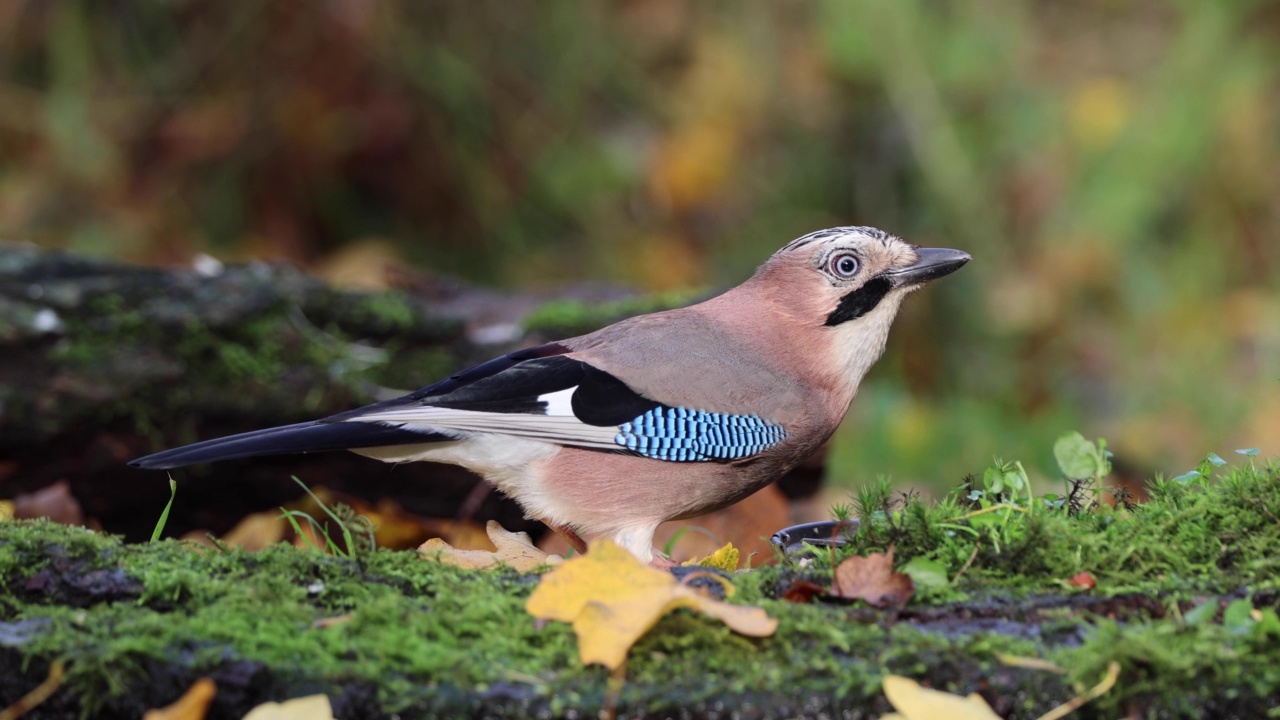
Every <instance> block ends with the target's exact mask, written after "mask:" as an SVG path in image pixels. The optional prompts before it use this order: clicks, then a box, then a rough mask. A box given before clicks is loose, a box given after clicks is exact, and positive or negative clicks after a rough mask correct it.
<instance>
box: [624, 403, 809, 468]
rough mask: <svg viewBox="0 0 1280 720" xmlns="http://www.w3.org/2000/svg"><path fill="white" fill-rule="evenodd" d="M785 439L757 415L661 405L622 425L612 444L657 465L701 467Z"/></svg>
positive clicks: (777, 427) (779, 429)
mask: <svg viewBox="0 0 1280 720" xmlns="http://www.w3.org/2000/svg"><path fill="white" fill-rule="evenodd" d="M786 435H787V433H786V431H785V430H783V428H782V426H781V425H774V424H773V423H770V422H766V421H765V420H762V419H760V418H759V417H757V416H755V415H724V414H722V413H714V412H704V411H702V410H688V409H685V408H672V407H662V406H659V407H656V408H654V409H652V410H650V411H648V412H646V413H644V414H642V415H639V416H637V417H636V418H635V419H634V420H632V421H631V422H628V423H623V424H622V425H620V426H619V427H618V434H617V435H616V436H614V442H616V443H618V444H619V445H621V446H622V447H624V448H626V449H628V450H630V451H632V452H634V453H637V454H639V455H643V456H644V457H648V458H654V459H656V460H669V461H672V462H702V461H707V460H737V459H739V458H745V457H750V456H752V455H755V454H756V453H759V452H761V451H763V450H764V449H765V448H768V447H769V446H771V445H774V444H776V443H778V442H781V441H782V440H783V439H784V438H785V437H786Z"/></svg>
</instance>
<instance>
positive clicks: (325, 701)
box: [244, 695, 333, 720]
mask: <svg viewBox="0 0 1280 720" xmlns="http://www.w3.org/2000/svg"><path fill="white" fill-rule="evenodd" d="M244 720H333V706H332V705H331V704H329V696H328V695H308V696H306V697H300V698H294V699H292V700H286V701H284V702H279V703H277V702H269V703H262V704H261V705H259V706H257V707H255V708H254V709H252V710H250V711H249V714H248V715H245V716H244Z"/></svg>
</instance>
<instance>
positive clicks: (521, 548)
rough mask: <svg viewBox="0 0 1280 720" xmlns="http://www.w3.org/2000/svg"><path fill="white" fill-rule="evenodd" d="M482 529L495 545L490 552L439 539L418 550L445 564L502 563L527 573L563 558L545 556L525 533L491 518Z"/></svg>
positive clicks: (471, 566) (480, 565)
mask: <svg viewBox="0 0 1280 720" xmlns="http://www.w3.org/2000/svg"><path fill="white" fill-rule="evenodd" d="M485 532H487V533H489V539H490V540H491V541H493V546H494V547H495V548H497V550H495V551H494V552H488V551H486V550H458V549H457V548H454V547H452V546H450V545H449V543H447V542H445V541H443V540H441V539H439V538H435V539H432V540H428V541H426V542H424V543H422V546H421V547H419V548H418V552H420V553H422V554H424V555H428V556H431V557H433V558H435V559H437V560H439V561H440V562H442V563H444V564H445V565H457V566H458V567H461V568H467V569H469V570H480V569H484V568H494V567H500V566H505V567H509V568H512V569H514V570H519V571H520V572H529V571H530V570H536V569H537V568H540V567H543V566H544V565H557V564H559V563H561V562H563V561H564V558H562V557H560V556H559V555H548V554H546V553H544V552H542V551H541V550H539V549H538V548H536V547H534V546H533V541H532V540H530V539H529V534H528V533H522V532H520V533H513V532H509V531H507V530H505V529H503V527H502V526H501V525H499V524H498V523H496V522H494V521H493V520H490V521H489V523H488V524H487V525H485Z"/></svg>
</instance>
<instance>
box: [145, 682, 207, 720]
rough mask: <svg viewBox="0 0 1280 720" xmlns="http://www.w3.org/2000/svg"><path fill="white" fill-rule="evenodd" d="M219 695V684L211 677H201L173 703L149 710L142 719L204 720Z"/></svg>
mask: <svg viewBox="0 0 1280 720" xmlns="http://www.w3.org/2000/svg"><path fill="white" fill-rule="evenodd" d="M217 695H218V686H217V685H215V684H214V682H213V681H212V680H210V679H209V678H200V679H199V680H196V681H195V682H193V683H191V687H190V688H188V689H187V691H186V692H185V693H183V695H182V697H180V698H178V699H177V700H175V701H174V703H173V704H172V705H166V706H164V707H162V708H159V709H158V710H148V711H147V712H146V714H145V715H143V716H142V720H204V717H205V715H207V714H208V712H209V705H211V704H212V703H213V699H214V698H215V697H217Z"/></svg>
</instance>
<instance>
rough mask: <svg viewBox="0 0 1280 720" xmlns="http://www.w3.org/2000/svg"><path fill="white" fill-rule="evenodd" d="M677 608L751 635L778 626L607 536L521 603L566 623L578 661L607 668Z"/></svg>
mask: <svg viewBox="0 0 1280 720" xmlns="http://www.w3.org/2000/svg"><path fill="white" fill-rule="evenodd" d="M681 607H687V608H693V609H694V610H697V611H699V612H701V613H704V614H706V615H710V616H711V617H714V618H716V619H718V620H720V621H722V622H723V623H724V624H726V625H728V626H729V627H730V628H731V629H733V630H734V631H736V632H739V633H742V634H743V635H750V636H752V637H766V636H768V635H772V634H773V632H774V630H776V629H777V628H778V621H777V620H775V619H773V618H771V617H769V616H768V615H766V614H765V612H764V610H761V609H760V608H756V607H747V606H741V605H729V604H728V603H722V602H719V601H718V600H712V599H710V598H708V597H706V596H704V595H702V594H701V593H699V592H697V591H696V590H694V589H693V588H690V587H687V586H685V585H682V584H681V583H680V582H678V581H677V580H676V579H675V577H673V576H672V575H671V573H669V572H666V571H663V570H658V569H656V568H652V567H649V566H648V565H645V564H643V563H641V562H640V561H639V560H636V558H635V556H633V555H632V554H631V553H629V552H627V551H626V550H623V549H622V548H620V547H618V546H617V545H615V544H613V543H612V542H610V541H608V540H597V541H594V542H592V543H591V545H590V547H589V548H588V550H587V554H586V555H581V556H579V557H575V558H573V559H571V560H567V561H565V563H564V564H563V565H561V566H560V567H558V568H556V569H555V570H553V571H551V572H550V573H547V574H546V575H545V576H543V578H542V582H540V583H539V584H538V587H537V588H536V589H535V590H534V591H533V594H532V595H530V596H529V601H528V603H526V605H525V608H526V609H527V610H528V611H529V613H530V614H531V615H533V616H534V617H536V618H541V619H547V620H559V621H561V622H567V623H572V624H573V630H574V632H575V633H577V635H578V653H579V655H580V656H581V658H582V664H584V665H589V664H591V663H597V662H598V663H601V664H602V665H605V666H606V667H608V668H610V669H612V670H616V669H617V668H619V667H620V666H621V665H622V663H623V662H624V661H625V660H626V658H627V651H628V650H630V649H631V646H632V645H634V644H635V642H636V641H637V640H639V639H640V638H641V636H643V635H644V634H645V633H646V632H648V631H649V629H650V628H652V627H653V626H654V625H656V624H657V623H658V620H660V619H661V618H662V616H663V615H666V614H667V613H668V612H670V611H672V610H675V609H676V608H681Z"/></svg>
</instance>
